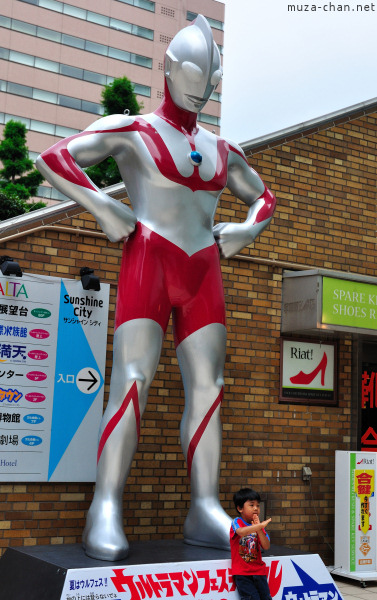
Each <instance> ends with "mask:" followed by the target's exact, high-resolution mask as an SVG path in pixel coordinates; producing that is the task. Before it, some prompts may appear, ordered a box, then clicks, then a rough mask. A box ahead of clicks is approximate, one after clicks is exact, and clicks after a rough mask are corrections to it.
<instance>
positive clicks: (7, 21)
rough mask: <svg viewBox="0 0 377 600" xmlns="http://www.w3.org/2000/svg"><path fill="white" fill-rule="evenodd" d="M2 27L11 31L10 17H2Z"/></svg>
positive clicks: (0, 16)
mask: <svg viewBox="0 0 377 600" xmlns="http://www.w3.org/2000/svg"><path fill="white" fill-rule="evenodd" d="M0 25H1V27H6V28H7V29H10V28H11V19H10V18H9V17H3V15H0Z"/></svg>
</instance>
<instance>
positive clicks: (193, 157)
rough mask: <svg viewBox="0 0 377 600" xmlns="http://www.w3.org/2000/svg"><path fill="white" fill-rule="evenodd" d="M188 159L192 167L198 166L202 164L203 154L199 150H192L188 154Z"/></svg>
mask: <svg viewBox="0 0 377 600" xmlns="http://www.w3.org/2000/svg"><path fill="white" fill-rule="evenodd" d="M189 160H190V163H191V164H192V165H194V167H199V166H200V165H201V164H202V160H203V156H202V155H201V154H200V152H197V151H196V150H193V151H192V152H190V154H189Z"/></svg>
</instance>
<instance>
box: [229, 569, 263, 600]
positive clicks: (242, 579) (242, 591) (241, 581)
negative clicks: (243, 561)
mask: <svg viewBox="0 0 377 600" xmlns="http://www.w3.org/2000/svg"><path fill="white" fill-rule="evenodd" d="M234 580H235V583H236V587H237V591H238V593H239V595H240V600H262V598H263V599H264V598H265V597H264V596H263V597H262V596H260V593H259V589H258V587H257V586H256V583H255V576H252V575H235V576H234ZM266 582H267V580H266Z"/></svg>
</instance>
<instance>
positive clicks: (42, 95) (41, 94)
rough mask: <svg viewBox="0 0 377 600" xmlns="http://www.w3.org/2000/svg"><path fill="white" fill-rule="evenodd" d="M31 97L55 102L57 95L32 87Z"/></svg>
mask: <svg viewBox="0 0 377 600" xmlns="http://www.w3.org/2000/svg"><path fill="white" fill-rule="evenodd" d="M33 98H34V100H41V101H42V102H51V104H56V102H57V99H58V95H57V94H54V93H53V92H47V91H46V90H38V89H36V88H34V89H33Z"/></svg>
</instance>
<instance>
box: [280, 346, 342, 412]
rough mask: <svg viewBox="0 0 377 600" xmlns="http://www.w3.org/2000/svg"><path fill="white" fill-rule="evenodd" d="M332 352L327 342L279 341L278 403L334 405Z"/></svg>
mask: <svg viewBox="0 0 377 600" xmlns="http://www.w3.org/2000/svg"><path fill="white" fill-rule="evenodd" d="M335 352H336V345H335V344H334V343H331V342H326V343H321V342H309V341H305V340H297V339H291V338H290V339H283V340H282V353H281V355H282V360H281V391H280V400H281V401H287V402H289V401H290V402H295V401H301V402H305V401H308V402H311V403H318V404H321V403H323V404H335V403H336V389H335V383H336V378H335V364H336V361H335Z"/></svg>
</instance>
